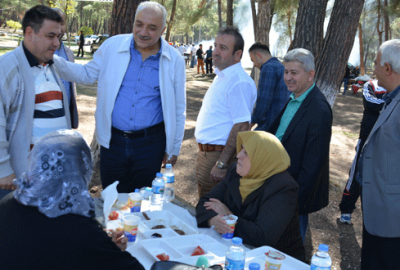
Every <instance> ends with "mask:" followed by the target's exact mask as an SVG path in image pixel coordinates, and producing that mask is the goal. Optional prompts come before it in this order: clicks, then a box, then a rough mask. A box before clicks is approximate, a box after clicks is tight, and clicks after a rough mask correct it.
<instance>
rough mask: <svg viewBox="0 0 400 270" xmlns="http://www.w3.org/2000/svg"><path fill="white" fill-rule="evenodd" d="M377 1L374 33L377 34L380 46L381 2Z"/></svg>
mask: <svg viewBox="0 0 400 270" xmlns="http://www.w3.org/2000/svg"><path fill="white" fill-rule="evenodd" d="M377 1H378V6H377V13H378V19H377V20H376V32H377V33H378V37H379V46H381V45H382V32H383V31H382V30H380V26H381V25H380V24H381V0H377Z"/></svg>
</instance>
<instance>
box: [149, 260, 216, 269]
mask: <svg viewBox="0 0 400 270" xmlns="http://www.w3.org/2000/svg"><path fill="white" fill-rule="evenodd" d="M150 270H222V266H220V265H212V266H210V267H198V266H193V265H189V264H185V263H180V262H174V261H159V262H155V263H154V264H153V265H152V266H151V268H150Z"/></svg>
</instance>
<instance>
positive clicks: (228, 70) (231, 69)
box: [214, 62, 242, 78]
mask: <svg viewBox="0 0 400 270" xmlns="http://www.w3.org/2000/svg"><path fill="white" fill-rule="evenodd" d="M241 67H242V64H241V63H240V62H239V63H237V64H234V65H232V66H229V67H227V68H225V69H223V70H219V69H218V68H215V69H214V70H215V74H217V76H218V77H219V78H225V77H228V76H229V75H231V74H234V72H235V70H237V69H239V68H241Z"/></svg>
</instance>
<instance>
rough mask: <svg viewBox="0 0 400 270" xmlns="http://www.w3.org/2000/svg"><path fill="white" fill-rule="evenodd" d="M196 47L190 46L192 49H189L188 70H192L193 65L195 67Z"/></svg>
mask: <svg viewBox="0 0 400 270" xmlns="http://www.w3.org/2000/svg"><path fill="white" fill-rule="evenodd" d="M196 51H197V50H196V46H194V44H193V45H192V47H191V48H190V59H191V62H190V68H194V65H196Z"/></svg>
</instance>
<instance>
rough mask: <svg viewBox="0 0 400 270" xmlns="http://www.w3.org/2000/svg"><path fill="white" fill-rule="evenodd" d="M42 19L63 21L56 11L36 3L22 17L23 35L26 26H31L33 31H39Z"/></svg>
mask: <svg viewBox="0 0 400 270" xmlns="http://www.w3.org/2000/svg"><path fill="white" fill-rule="evenodd" d="M44 20H50V21H55V22H58V23H61V22H63V19H62V17H61V16H60V14H58V12H57V11H55V10H53V9H51V8H49V7H47V6H45V5H37V6H34V7H33V8H31V9H29V10H28V11H27V12H26V13H25V16H24V18H23V19H22V30H23V32H24V35H25V31H26V28H27V27H28V26H30V27H32V29H33V30H34V31H35V33H39V31H40V28H42V25H43V21H44Z"/></svg>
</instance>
